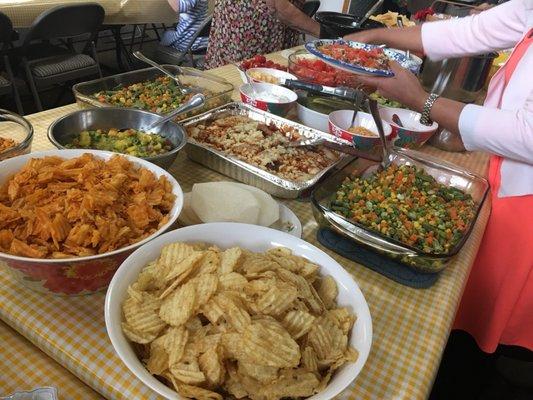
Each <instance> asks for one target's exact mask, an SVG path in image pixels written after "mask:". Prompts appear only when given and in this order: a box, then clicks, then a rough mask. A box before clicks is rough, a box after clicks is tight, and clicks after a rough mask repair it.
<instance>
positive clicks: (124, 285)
mask: <svg viewBox="0 0 533 400" xmlns="http://www.w3.org/2000/svg"><path fill="white" fill-rule="evenodd" d="M105 320H106V327H107V332H108V335H109V337H110V339H111V342H112V344H113V346H114V348H115V350H116V352H117V353H118V355H119V357H120V358H121V359H122V361H123V362H124V363H125V364H126V366H127V367H128V368H129V369H130V370H131V371H132V372H133V373H134V374H135V375H136V376H137V377H138V378H139V379H140V380H141V381H142V382H143V383H144V384H146V385H147V386H149V387H150V388H152V389H153V390H155V391H156V392H157V393H159V394H161V395H162V396H165V397H166V398H167V399H182V398H193V399H198V400H200V399H213V400H222V399H223V398H239V399H240V398H249V399H252V400H263V399H268V400H278V399H281V398H302V399H303V398H310V399H314V400H326V399H330V398H333V397H334V396H336V395H337V394H339V393H340V392H341V391H342V390H343V389H344V388H346V386H348V385H349V384H350V382H352V381H353V380H354V379H355V378H356V377H357V375H358V374H359V372H360V371H361V369H362V368H363V366H364V364H365V361H366V359H367V357H368V354H369V352H370V346H371V342H372V321H371V318H370V312H369V309H368V305H367V303H366V301H365V299H364V296H363V294H362V292H361V290H360V289H359V287H358V286H357V284H356V283H355V281H354V280H353V278H352V277H351V275H350V274H349V273H348V272H346V271H345V270H344V269H343V268H342V267H341V266H340V265H339V264H338V263H337V262H335V261H334V260H333V259H332V258H331V257H329V256H328V255H327V254H326V253H324V252H323V251H321V250H320V249H318V248H316V247H314V246H313V245H311V244H309V243H307V242H305V241H303V240H302V239H299V238H296V237H294V236H291V235H289V234H287V233H284V232H279V231H276V230H273V229H269V228H265V227H260V226H256V225H248V224H240V223H210V224H201V225H194V226H190V227H187V228H181V229H178V230H175V231H172V232H168V233H166V234H164V235H162V236H160V237H159V238H157V239H155V240H153V241H151V242H150V243H147V244H146V245H144V246H143V247H142V248H140V249H138V250H137V251H136V252H135V253H133V254H132V255H131V256H130V257H128V259H126V261H124V263H123V264H122V265H121V267H120V268H119V270H118V271H117V273H116V275H115V277H114V278H113V280H112V282H111V284H110V285H109V289H108V291H107V295H106V302H105Z"/></svg>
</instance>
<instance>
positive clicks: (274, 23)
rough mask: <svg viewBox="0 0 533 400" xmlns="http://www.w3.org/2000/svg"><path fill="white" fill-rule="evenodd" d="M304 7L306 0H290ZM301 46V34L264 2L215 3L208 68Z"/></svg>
mask: <svg viewBox="0 0 533 400" xmlns="http://www.w3.org/2000/svg"><path fill="white" fill-rule="evenodd" d="M290 1H291V3H293V4H294V5H295V6H297V7H299V8H301V7H302V5H303V3H304V2H305V0H290ZM297 44H298V33H297V32H296V31H295V30H293V29H290V28H289V27H287V26H285V25H283V24H282V23H281V22H280V21H279V20H278V19H277V18H276V16H275V15H272V14H271V12H269V10H268V7H267V5H266V4H265V1H264V0H216V2H215V9H214V12H213V23H212V26H211V32H210V34H209V45H208V47H207V54H206V68H216V67H220V66H222V65H226V64H230V63H234V62H239V61H241V60H244V59H246V58H250V57H253V56H254V55H256V54H266V53H272V52H274V51H279V50H282V49H285V48H289V47H293V46H296V45H297Z"/></svg>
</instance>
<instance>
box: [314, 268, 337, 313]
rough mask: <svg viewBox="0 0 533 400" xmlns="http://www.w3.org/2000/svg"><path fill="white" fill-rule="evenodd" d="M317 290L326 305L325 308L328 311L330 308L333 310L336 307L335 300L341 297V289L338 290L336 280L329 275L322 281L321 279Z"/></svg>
mask: <svg viewBox="0 0 533 400" xmlns="http://www.w3.org/2000/svg"><path fill="white" fill-rule="evenodd" d="M316 290H317V293H318V295H319V296H320V298H321V299H322V302H323V303H324V307H326V309H328V310H329V309H330V308H333V307H334V306H335V300H336V299H337V296H338V295H339V288H337V283H336V282H335V279H333V278H332V277H331V276H329V275H328V276H325V277H323V278H322V279H320V281H319V283H318V285H317V288H316Z"/></svg>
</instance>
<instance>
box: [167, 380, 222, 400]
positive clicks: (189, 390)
mask: <svg viewBox="0 0 533 400" xmlns="http://www.w3.org/2000/svg"><path fill="white" fill-rule="evenodd" d="M176 390H177V392H178V393H179V394H180V395H182V396H183V397H187V398H191V399H198V400H222V396H221V395H220V394H218V393H216V392H212V391H211V390H207V389H202V388H200V387H198V386H191V385H186V384H182V383H178V384H177V386H176Z"/></svg>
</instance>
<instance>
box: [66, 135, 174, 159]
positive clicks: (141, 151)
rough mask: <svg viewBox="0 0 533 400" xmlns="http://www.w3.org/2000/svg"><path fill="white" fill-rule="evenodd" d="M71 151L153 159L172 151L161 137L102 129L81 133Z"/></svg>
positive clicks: (71, 145) (167, 141)
mask: <svg viewBox="0 0 533 400" xmlns="http://www.w3.org/2000/svg"><path fill="white" fill-rule="evenodd" d="M65 147H67V148H71V149H79V148H82V149H96V150H108V151H114V152H117V153H122V154H129V155H131V156H135V157H153V156H157V155H159V154H164V153H166V152H168V151H170V150H171V149H172V143H170V141H169V140H168V139H165V138H164V137H162V136H161V135H158V134H155V133H146V132H143V131H138V130H136V129H122V130H119V129H110V130H109V131H105V130H102V129H97V130H88V131H83V132H81V133H80V134H79V136H78V137H76V138H75V139H74V140H73V141H72V143H70V144H68V145H66V146H65Z"/></svg>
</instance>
